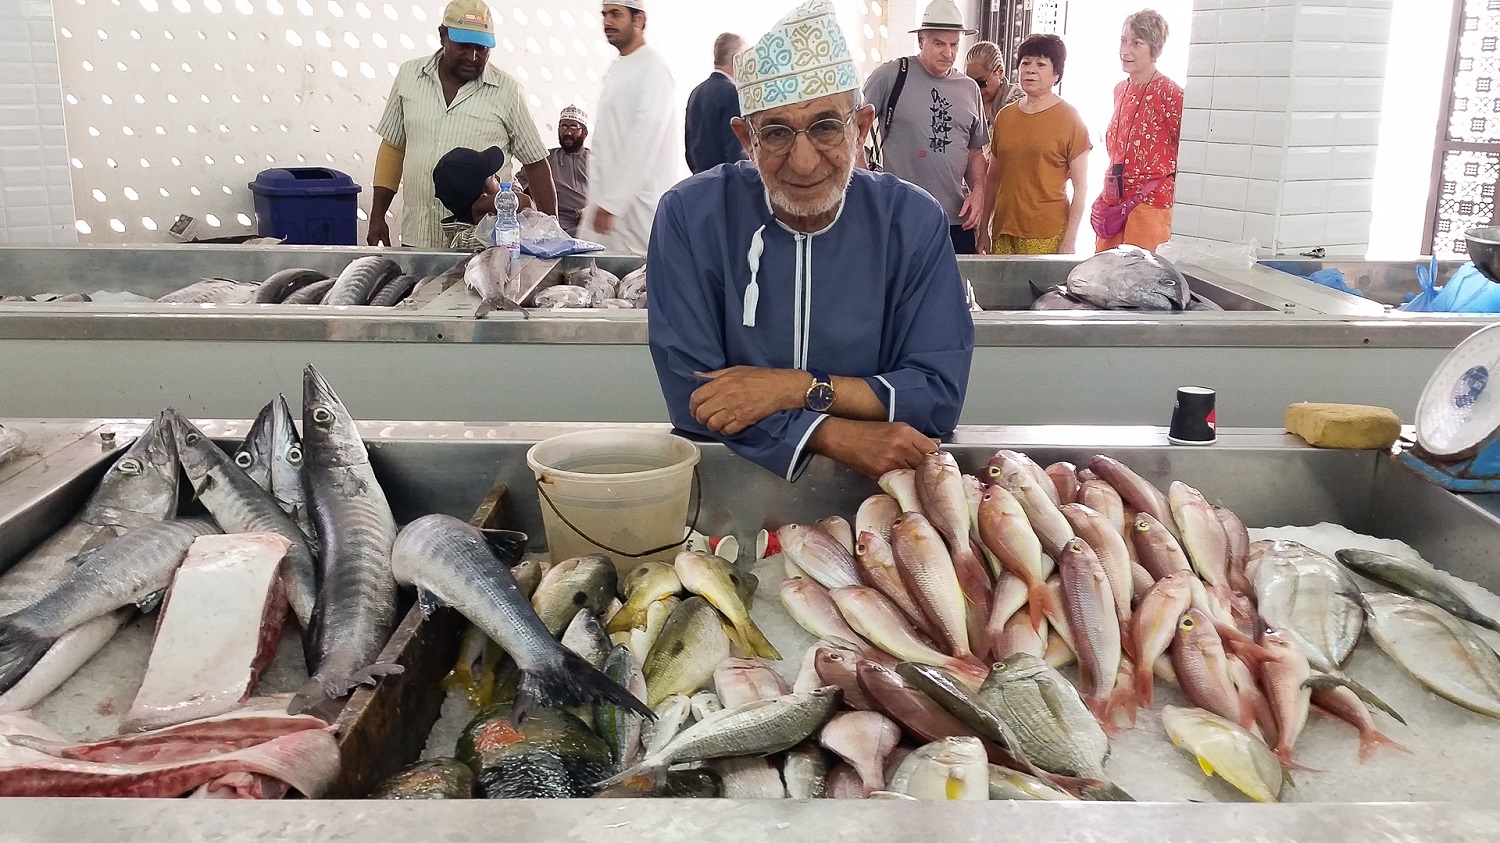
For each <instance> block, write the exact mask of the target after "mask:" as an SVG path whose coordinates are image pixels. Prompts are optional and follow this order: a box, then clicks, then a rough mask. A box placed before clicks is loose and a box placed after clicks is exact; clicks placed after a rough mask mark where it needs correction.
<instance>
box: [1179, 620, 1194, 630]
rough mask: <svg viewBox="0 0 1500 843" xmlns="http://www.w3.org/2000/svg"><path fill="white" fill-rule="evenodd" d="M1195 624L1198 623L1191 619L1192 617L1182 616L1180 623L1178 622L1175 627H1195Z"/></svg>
mask: <svg viewBox="0 0 1500 843" xmlns="http://www.w3.org/2000/svg"><path fill="white" fill-rule="evenodd" d="M1197 625H1198V622H1197V621H1195V620H1193V619H1192V618H1183V619H1182V623H1179V624H1178V625H1177V628H1178V629H1192V628H1193V627H1195V626H1197Z"/></svg>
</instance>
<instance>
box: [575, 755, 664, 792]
mask: <svg viewBox="0 0 1500 843" xmlns="http://www.w3.org/2000/svg"><path fill="white" fill-rule="evenodd" d="M626 782H630V783H631V786H632V787H634V788H637V789H639V790H641V791H643V792H650V791H653V790H656V789H657V788H659V787H661V786H662V785H664V784H666V783H667V768H666V766H665V765H662V764H654V763H649V762H647V761H642V762H641V763H639V764H637V765H635V766H634V767H631V768H630V769H628V770H625V771H623V772H621V773H618V774H616V775H613V776H610V777H609V778H607V779H605V780H604V781H602V782H595V783H594V785H593V788H594V789H595V790H603V789H604V788H606V787H614V786H615V785H618V784H624V783H626ZM648 783H649V786H647V785H648Z"/></svg>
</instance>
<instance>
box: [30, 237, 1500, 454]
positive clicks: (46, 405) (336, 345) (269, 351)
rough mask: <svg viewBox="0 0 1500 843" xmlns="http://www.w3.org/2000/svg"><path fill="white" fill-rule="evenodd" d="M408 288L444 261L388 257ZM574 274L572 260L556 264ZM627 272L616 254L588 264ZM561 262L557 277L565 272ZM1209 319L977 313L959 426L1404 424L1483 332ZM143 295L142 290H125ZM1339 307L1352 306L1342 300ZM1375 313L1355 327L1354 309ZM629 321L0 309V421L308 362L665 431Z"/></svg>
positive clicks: (198, 400)
mask: <svg viewBox="0 0 1500 843" xmlns="http://www.w3.org/2000/svg"><path fill="white" fill-rule="evenodd" d="M369 251H370V250H368V249H353V248H344V247H274V248H253V247H239V246H169V247H160V246H158V247H144V246H143V247H118V248H116V247H110V248H99V247H79V248H35V247H0V292H3V291H6V290H7V285H10V286H12V287H14V285H29V286H28V287H27V288H28V289H31V290H33V291H40V290H41V289H46V288H49V287H53V288H55V287H56V286H57V284H58V283H60V280H62V279H78V278H82V279H84V280H86V281H87V282H89V283H82V282H79V284H78V286H81V287H82V288H84V289H90V290H91V289H96V288H97V287H99V286H105V287H108V286H117V285H119V284H136V285H145V284H152V285H156V287H154V288H152V289H150V290H149V292H151V293H160V292H165V291H166V290H169V289H175V288H176V287H178V286H181V282H183V280H184V279H183V278H182V277H174V276H185V278H186V280H191V279H192V278H196V277H198V276H199V275H213V274H221V275H230V276H234V277H244V278H263V277H265V275H267V274H269V273H270V272H271V271H274V270H275V269H279V268H285V267H287V266H295V265H307V266H311V267H313V268H318V269H321V270H323V271H327V272H335V271H337V270H338V269H339V268H341V267H342V266H343V265H344V264H346V263H347V262H348V261H349V260H350V259H352V258H353V257H355V256H357V255H360V254H365V253H368V252H369ZM392 254H393V255H394V256H395V257H396V258H397V259H398V260H400V261H402V262H403V263H405V264H406V265H407V268H408V271H413V272H428V271H434V272H435V271H440V270H442V269H445V268H447V267H448V266H451V265H452V263H453V262H454V261H455V260H457V258H458V256H456V255H455V254H454V253H451V252H412V251H405V250H401V251H393V252H392ZM576 260H583V259H576ZM598 260H599V263H600V265H601V266H604V267H605V268H606V269H610V270H611V271H616V272H620V273H623V272H628V271H629V270H630V269H632V268H634V267H635V266H637V265H639V259H637V258H607V257H602V258H598ZM1077 260H1078V259H1077V258H1074V257H1070V256H1054V257H1044V258H966V259H964V260H963V261H962V262H961V268H962V269H963V271H964V274H965V275H966V276H967V277H969V278H970V279H971V280H972V281H973V282H974V284H975V288H976V291H977V294H978V296H979V299H980V301H981V303H982V304H985V305H988V306H991V307H995V306H1002V307H1004V306H1026V305H1028V304H1029V303H1030V301H1031V297H1032V296H1033V295H1034V293H1033V292H1032V286H1033V285H1035V286H1036V287H1040V288H1045V287H1048V286H1052V285H1054V284H1057V283H1059V282H1061V281H1062V280H1063V279H1064V278H1065V277H1066V275H1067V272H1068V270H1069V269H1071V267H1072V266H1074V265H1075V264H1076V263H1077ZM565 266H566V265H565ZM1187 269H1188V271H1189V273H1190V274H1192V275H1193V277H1194V278H1196V279H1199V280H1200V282H1201V283H1200V284H1199V287H1198V288H1199V290H1200V291H1203V292H1205V293H1206V295H1208V296H1209V297H1210V298H1213V299H1214V300H1216V301H1218V302H1219V303H1220V304H1222V305H1224V306H1226V307H1230V308H1244V309H1232V310H1230V311H1228V312H1224V313H1188V314H1125V313H1078V312H1053V313H1032V312H1025V311H1014V312H1013V311H995V310H991V311H989V312H985V313H979V314H976V315H975V329H976V344H977V348H976V351H975V356H974V366H973V370H972V374H971V378H970V390H969V398H968V402H967V405H966V408H965V412H964V415H963V421H964V422H965V423H967V424H1002V423H1007V424H1047V423H1109V424H1122V423H1123V424H1159V423H1163V422H1164V421H1165V420H1166V417H1167V414H1168V413H1169V412H1170V405H1171V400H1172V396H1173V394H1174V393H1173V390H1174V389H1175V388H1176V387H1177V386H1180V385H1183V384H1187V383H1199V384H1203V385H1207V386H1211V387H1215V388H1217V389H1218V390H1219V391H1220V399H1219V416H1220V418H1221V419H1222V420H1223V421H1224V423H1225V424H1243V425H1259V426H1266V425H1275V424H1279V423H1280V420H1281V415H1282V412H1283V409H1284V408H1285V406H1286V405H1287V404H1289V403H1292V402H1294V401H1302V400H1323V401H1349V402H1355V403H1367V404H1377V405H1382V406H1388V407H1391V408H1393V409H1395V410H1396V411H1397V412H1398V413H1400V414H1402V415H1403V416H1404V417H1408V418H1409V417H1410V416H1411V414H1412V412H1413V411H1414V409H1415V405H1416V400H1417V397H1418V395H1419V394H1420V391H1421V388H1422V385H1423V384H1424V383H1425V382H1426V380H1427V378H1428V376H1429V375H1430V374H1431V372H1432V371H1433V369H1434V368H1436V366H1437V365H1438V363H1439V362H1440V361H1441V360H1442V357H1443V355H1444V354H1445V353H1446V352H1447V350H1449V349H1451V348H1452V347H1453V346H1454V345H1456V344H1457V343H1458V342H1460V341H1461V340H1463V339H1464V338H1465V337H1467V336H1468V335H1469V334H1470V333H1472V332H1473V331H1475V330H1477V329H1478V328H1480V327H1483V326H1484V325H1486V324H1488V320H1487V318H1485V317H1472V316H1431V317H1426V318H1415V317H1405V316H1401V315H1385V314H1384V313H1383V312H1380V311H1383V308H1380V307H1378V306H1374V305H1373V304H1372V303H1371V302H1363V301H1357V300H1353V299H1352V297H1347V296H1338V295H1336V294H1332V293H1331V292H1330V291H1326V290H1324V289H1323V288H1321V287H1317V286H1316V285H1313V284H1310V283H1306V282H1302V281H1299V280H1298V279H1295V278H1292V277H1291V276H1288V275H1285V274H1283V273H1279V272H1274V271H1271V270H1266V269H1256V270H1251V271H1246V272H1234V271H1226V270H1210V269H1204V268H1198V267H1188V268H1187ZM137 288H138V289H142V290H145V289H146V287H144V286H138V287H137ZM1351 301H1353V303H1352V304H1351ZM1372 306H1374V309H1375V311H1376V312H1374V313H1371V312H1370V308H1371V307H1372ZM645 342H646V323H645V315H644V314H643V313H639V312H634V311H572V312H569V311H555V312H534V313H533V315H532V316H531V318H529V319H526V318H522V317H521V316H519V315H517V314H511V313H496V314H492V315H491V316H490V317H489V318H487V319H484V320H475V319H473V318H471V317H470V316H469V315H468V314H456V315H432V314H427V313H422V312H372V311H371V310H370V309H368V308H324V307H291V306H233V307H216V306H212V305H204V306H157V305H106V304H20V305H0V351H3V353H4V354H5V360H6V363H7V365H5V366H4V367H0V395H3V396H4V397H5V399H4V402H3V405H0V411H3V412H6V413H9V414H15V415H27V416H35V417H80V416H93V415H105V414H111V415H113V414H127V415H132V416H135V415H147V414H150V413H152V412H154V411H155V410H156V409H159V408H160V407H161V406H163V405H172V406H176V407H178V408H179V409H182V410H183V411H185V412H191V413H195V414H199V415H206V416H217V417H237V416H242V415H249V414H253V413H254V412H255V410H256V409H258V407H257V406H252V404H255V403H256V402H258V401H262V400H264V398H260V397H258V396H264V395H268V394H272V393H274V392H275V391H285V392H288V393H289V394H294V393H296V392H297V391H298V390H299V389H300V385H299V384H300V372H301V370H302V367H303V366H304V365H305V364H306V363H309V362H313V363H316V364H318V366H319V367H320V368H322V369H324V370H325V371H326V372H328V373H329V374H330V376H334V377H336V378H337V382H338V383H340V384H341V393H342V394H343V395H344V398H345V400H346V401H348V402H349V403H350V404H351V405H353V406H357V407H359V408H360V411H361V412H363V413H364V414H365V415H367V416H376V417H387V418H407V419H445V418H470V419H485V420H549V419H580V420H589V421H665V420H666V417H667V416H666V408H665V405H664V404H663V403H662V400H661V397H660V394H659V391H658V389H657V384H656V377H655V371H654V369H653V368H652V365H651V361H650V357H649V354H648V353H647V350H646V348H645V347H644V344H645Z"/></svg>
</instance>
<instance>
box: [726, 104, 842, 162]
mask: <svg viewBox="0 0 1500 843" xmlns="http://www.w3.org/2000/svg"><path fill="white" fill-rule="evenodd" d="M853 120H854V115H853V114H851V115H849V116H848V117H845V118H844V119H842V120H839V119H837V118H834V117H829V118H827V119H824V120H819V121H818V122H816V123H814V124H812V125H811V126H808V127H807V128H806V129H793V128H792V127H791V126H783V125H781V124H780V123H770V124H767V125H765V126H761V127H760V128H759V129H757V128H755V126H754V125H751V127H750V134H751V135H752V136H754V137H755V140H756V142H757V143H759V144H760V145H761V146H762V147H765V150H766V151H767V152H769V153H771V154H773V155H785V154H786V153H788V152H791V151H792V146H793V145H794V144H796V143H797V136H798V135H807V139H808V141H809V142H811V143H812V145H813V146H814V147H816V148H818V149H821V150H823V151H824V152H828V151H830V150H834V149H837V148H838V147H839V145H840V144H842V143H844V141H845V140H847V139H848V137H849V135H848V132H847V131H846V129H847V127H848V126H849V123H850V122H851V121H853Z"/></svg>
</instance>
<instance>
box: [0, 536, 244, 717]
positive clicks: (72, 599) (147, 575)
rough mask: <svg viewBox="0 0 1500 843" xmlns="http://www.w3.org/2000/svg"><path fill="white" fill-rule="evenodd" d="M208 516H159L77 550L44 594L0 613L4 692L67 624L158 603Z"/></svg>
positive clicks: (74, 625) (0, 684)
mask: <svg viewBox="0 0 1500 843" xmlns="http://www.w3.org/2000/svg"><path fill="white" fill-rule="evenodd" d="M217 532H219V528H218V527H217V526H216V525H215V524H214V523H213V522H212V521H209V520H207V519H202V518H189V519H182V520H173V521H159V522H157V523H154V524H147V525H146V526H143V527H139V528H137V529H134V530H131V531H130V532H128V533H126V534H125V535H123V536H121V537H120V538H117V539H113V540H111V541H109V542H107V543H105V544H103V545H100V546H99V547H97V548H95V549H93V550H89V551H85V552H83V553H81V554H79V555H78V557H77V559H76V562H77V565H78V567H77V570H76V571H74V573H73V575H72V576H70V577H69V578H68V579H67V581H66V582H64V583H63V584H62V585H60V586H58V587H57V589H56V590H54V591H53V592H51V593H50V594H48V595H47V596H45V597H43V598H42V599H41V600H39V601H37V602H36V603H34V604H32V605H31V606H28V607H26V608H25V609H22V610H20V611H19V612H16V613H14V614H11V615H7V616H5V617H4V618H0V692H3V691H7V690H9V689H10V688H11V687H12V686H14V685H15V684H16V683H17V682H19V681H20V680H21V677H23V676H24V675H25V674H26V672H27V671H28V670H30V669H31V668H32V666H33V665H35V664H36V663H37V662H38V661H40V660H41V658H42V657H43V656H44V655H46V653H47V649H48V648H49V647H51V646H52V645H53V644H54V643H55V642H56V641H57V640H58V639H59V638H61V637H62V636H63V635H64V634H66V633H67V632H68V631H69V630H71V629H75V628H77V627H79V626H81V625H83V624H85V623H88V622H89V621H91V620H94V619H95V618H99V617H102V616H104V615H107V614H109V613H111V612H113V611H115V610H116V609H119V608H121V607H124V606H129V605H131V604H135V605H138V606H154V605H155V604H157V603H158V602H159V601H160V596H161V592H163V591H164V590H165V589H166V587H167V586H168V585H169V584H171V582H172V573H173V572H174V571H176V570H177V566H178V565H180V564H182V557H183V556H184V555H186V554H187V549H188V546H189V545H191V544H192V543H193V539H196V538H197V537H199V536H204V535H208V534H210V533H217Z"/></svg>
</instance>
